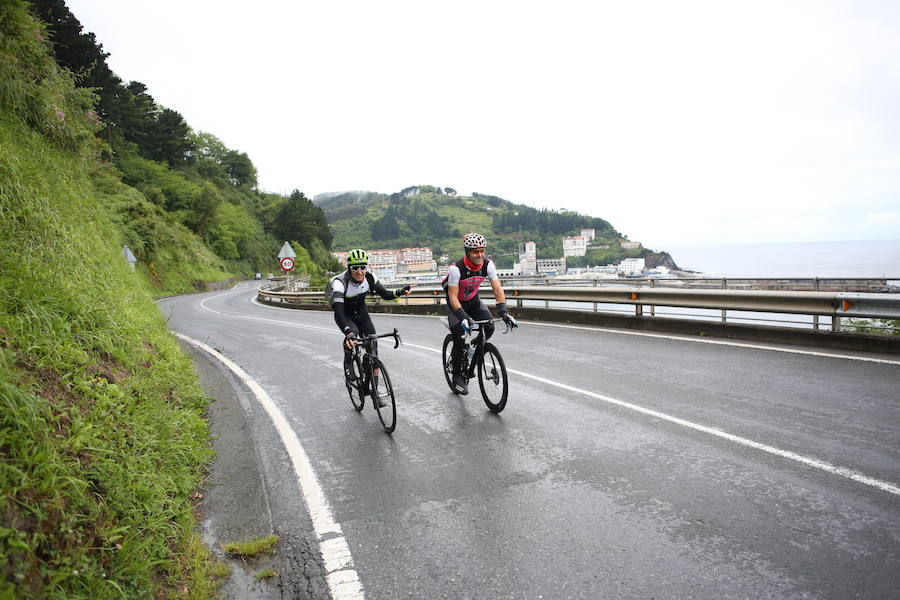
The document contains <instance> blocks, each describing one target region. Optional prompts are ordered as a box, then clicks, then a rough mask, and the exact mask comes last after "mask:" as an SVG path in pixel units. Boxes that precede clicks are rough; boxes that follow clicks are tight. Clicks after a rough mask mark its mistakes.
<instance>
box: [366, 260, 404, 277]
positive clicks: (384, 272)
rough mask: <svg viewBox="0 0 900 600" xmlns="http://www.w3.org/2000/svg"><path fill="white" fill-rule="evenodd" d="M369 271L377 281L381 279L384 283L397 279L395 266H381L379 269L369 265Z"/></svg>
mask: <svg viewBox="0 0 900 600" xmlns="http://www.w3.org/2000/svg"><path fill="white" fill-rule="evenodd" d="M369 271H371V272H372V273H373V274H374V275H375V276H376V277H377V278H378V279H383V280H384V281H391V280H392V279H397V266H396V265H382V266H380V267H376V266H373V265H372V263H369Z"/></svg>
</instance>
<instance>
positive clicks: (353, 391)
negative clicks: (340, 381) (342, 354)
mask: <svg viewBox="0 0 900 600" xmlns="http://www.w3.org/2000/svg"><path fill="white" fill-rule="evenodd" d="M352 365H353V369H354V371H355V373H356V381H350V380H349V379H347V378H346V377H344V384H345V385H346V386H347V393H348V394H349V395H350V402H351V403H353V408H355V409H356V412H359V411H361V410H362V409H363V406H365V405H366V396H365V393H364V392H363V390H364V389H365V388H364V387H363V380H364V377H363V371H362V368H361V366H360V364H359V358H357V357H354V358H353V362H352Z"/></svg>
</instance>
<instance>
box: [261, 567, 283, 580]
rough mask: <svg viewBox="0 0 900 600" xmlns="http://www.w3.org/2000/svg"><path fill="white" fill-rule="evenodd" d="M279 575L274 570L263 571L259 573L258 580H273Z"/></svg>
mask: <svg viewBox="0 0 900 600" xmlns="http://www.w3.org/2000/svg"><path fill="white" fill-rule="evenodd" d="M277 576H278V573H276V572H275V571H273V570H272V569H263V570H262V571H257V573H256V580H257V581H262V580H263V579H271V578H273V577H277Z"/></svg>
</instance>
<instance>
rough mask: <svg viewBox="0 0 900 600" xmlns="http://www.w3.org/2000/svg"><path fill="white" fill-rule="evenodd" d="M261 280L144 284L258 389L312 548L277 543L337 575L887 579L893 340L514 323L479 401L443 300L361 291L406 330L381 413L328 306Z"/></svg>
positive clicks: (282, 518)
mask: <svg viewBox="0 0 900 600" xmlns="http://www.w3.org/2000/svg"><path fill="white" fill-rule="evenodd" d="M254 290H255V288H254V287H252V286H250V285H249V284H248V283H245V284H241V286H239V287H238V288H236V289H234V290H232V291H228V292H213V293H208V294H196V295H191V296H182V297H176V298H168V299H165V300H162V301H160V303H159V304H160V308H161V309H162V311H163V312H164V314H165V315H166V316H167V318H168V320H169V325H170V327H171V328H172V329H173V330H175V331H176V332H178V333H180V334H182V335H184V336H186V337H187V338H190V339H192V340H197V341H199V342H202V343H203V344H205V345H207V346H208V347H209V348H211V349H214V350H215V351H216V352H217V353H220V354H221V355H222V356H223V357H225V358H226V359H227V360H229V361H231V362H232V363H233V365H234V366H235V367H236V368H237V369H238V370H240V371H241V372H242V373H243V374H244V376H246V378H247V381H250V382H252V384H250V385H251V386H258V387H259V388H260V389H261V390H263V391H264V393H265V395H266V396H267V397H268V398H269V400H270V402H271V405H272V407H271V408H272V410H268V409H266V408H265V407H264V406H263V405H262V404H260V403H259V401H258V400H256V399H254V400H253V401H250V400H245V401H242V405H243V410H244V411H245V412H247V416H248V419H250V421H252V426H251V427H249V428H248V431H251V432H252V433H253V435H254V440H253V446H254V448H255V451H256V453H257V455H258V456H259V457H260V459H261V460H262V462H263V463H264V464H263V466H262V468H263V470H264V473H265V477H264V479H265V486H266V494H267V496H268V501H269V503H270V504H271V509H270V510H271V512H272V519H273V521H274V528H275V529H276V531H278V532H288V531H291V532H297V531H298V530H301V533H299V534H296V535H299V536H300V537H301V538H302V537H303V534H302V531H306V532H307V536H308V537H307V538H306V539H307V541H309V544H308V545H309V546H311V547H313V550H315V546H316V545H318V546H319V547H320V552H321V555H322V556H324V560H323V561H318V563H317V565H315V566H314V567H310V565H309V560H308V559H309V556H305V555H304V556H300V554H303V553H304V552H306V550H308V548H306V545H307V544H306V542H303V543H301V544H298V545H299V546H303V548H301V549H300V550H298V556H293V557H292V556H284V557H283V559H284V560H285V563H286V564H288V565H295V567H296V568H297V569H306V570H307V571H308V570H310V569H311V568H318V569H321V570H322V573H321V578H325V579H326V580H328V582H329V584H330V587H329V588H328V589H330V590H331V595H332V596H334V597H348V598H349V597H365V598H369V599H377V598H598V597H607V598H689V597H693V598H836V599H837V598H850V597H853V598H879V599H880V598H889V597H897V590H898V589H900V487H898V486H900V393H898V389H900V386H898V384H900V361H897V360H896V359H892V358H891V357H879V356H865V355H860V354H850V353H846V354H844V355H832V356H829V355H817V354H815V353H809V352H804V351H802V350H800V351H793V350H795V349H790V348H780V347H779V348H776V347H771V348H762V347H750V346H742V345H740V344H716V343H705V342H706V341H707V340H702V339H698V340H686V339H678V338H677V337H666V336H652V335H633V334H629V333H627V332H619V331H611V330H604V329H594V328H586V327H578V328H567V327H561V326H552V325H539V324H530V323H523V324H522V326H521V327H520V328H519V329H518V330H517V331H516V332H514V333H513V334H511V335H499V334H497V335H495V339H494V340H493V341H494V342H495V343H496V345H497V346H498V347H499V349H500V350H501V352H502V353H503V356H504V359H505V360H506V363H507V366H508V367H509V369H510V370H511V374H510V400H509V403H508V405H507V408H506V410H505V411H504V412H503V413H502V414H500V415H493V414H491V413H490V412H488V411H487V409H486V408H485V406H484V404H483V402H482V401H481V399H480V397H479V395H478V390H477V385H475V386H473V389H472V394H470V395H469V396H467V397H457V396H454V395H453V394H452V393H450V391H449V389H448V388H447V386H446V383H445V382H444V379H443V375H442V373H441V366H440V354H439V352H440V347H441V343H442V341H443V338H444V336H445V335H446V329H445V328H444V327H442V326H441V325H440V323H439V321H438V320H437V319H435V318H431V317H410V316H391V315H373V321H374V323H375V326H376V328H377V329H378V330H379V331H380V332H384V331H388V330H390V328H393V327H396V328H398V329H399V330H400V333H401V336H402V338H403V342H404V345H403V346H401V347H400V349H398V350H394V349H393V348H392V347H390V346H389V345H388V344H383V345H382V346H381V351H380V354H381V356H382V358H383V360H384V362H385V364H386V365H387V368H388V369H389V371H390V375H391V378H392V380H393V383H394V387H395V391H396V395H397V404H398V424H397V430H396V432H395V433H394V435H393V436H388V435H386V434H385V433H384V432H383V431H382V430H381V427H380V425H379V423H378V419H377V416H376V414H375V412H374V410H372V409H371V407H370V406H368V405H367V407H366V409H365V410H364V411H363V412H362V413H356V412H355V411H354V410H353V408H352V407H351V405H350V402H349V399H348V398H347V394H346V391H345V388H344V386H343V381H342V376H341V365H340V350H339V344H340V339H341V338H340V336H339V334H338V331H337V328H336V326H335V325H334V321H333V318H332V316H331V314H330V313H326V312H312V311H295V310H287V309H279V308H273V307H269V306H262V305H259V304H257V303H255V302H254V301H253V298H254V295H255V294H254ZM757 346H758V345H757ZM783 350H784V351H783ZM824 354H827V353H824ZM247 381H244V382H240V381H239V380H238V378H237V376H235V377H234V382H235V384H236V385H237V386H239V387H242V388H245V389H249V388H247V386H248V383H247ZM251 396H252V394H250V393H249V391H248V392H247V397H248V398H250V397H251ZM254 398H255V397H254ZM272 411H274V412H272ZM275 413H278V414H280V415H282V417H283V420H284V423H283V424H282V425H280V426H279V425H278V424H277V423H275V421H274V420H273V417H272V415H273V414H275ZM278 427H281V428H282V429H284V428H286V429H287V430H289V432H290V433H288V434H287V435H288V436H290V435H291V434H292V435H293V436H294V439H295V441H296V443H297V444H298V446H299V447H300V449H301V450H300V451H301V452H302V457H301V458H305V460H306V461H307V467H304V468H308V469H309V471H310V472H311V474H312V476H313V478H314V481H315V484H316V485H318V486H319V492H315V491H314V492H313V494H314V495H315V494H319V495H320V496H321V498H320V500H321V501H322V502H323V503H324V504H323V505H324V506H325V507H326V508H325V510H327V513H328V517H329V518H331V519H332V520H333V523H334V528H335V531H326V532H324V533H323V532H321V531H319V529H318V527H319V526H318V525H317V523H318V521H317V520H316V519H317V518H319V517H321V515H318V514H317V511H318V510H320V508H318V507H319V505H317V504H315V503H313V504H307V503H309V502H310V499H309V497H304V496H303V494H302V493H301V490H302V491H303V493H306V494H309V490H308V488H309V486H310V485H312V484H310V483H309V482H306V484H304V482H303V481H302V480H301V481H300V483H298V476H297V473H298V472H299V471H301V470H302V469H301V468H299V467H297V464H296V462H297V461H298V460H300V458H298V456H299V455H297V454H296V453H292V451H291V449H290V448H289V446H290V444H289V443H286V442H285V441H284V440H285V437H284V436H283V435H281V434H280V432H281V429H278ZM341 540H342V541H341ZM340 544H343V546H340ZM336 545H338V546H340V548H339V550H340V551H339V552H338V553H335V546H336ZM295 546H296V545H292V544H288V545H287V547H282V548H281V553H282V554H285V553H287V554H288V555H290V554H291V553H292V552H293V551H294V550H295V549H296V548H295ZM345 553H346V556H345ZM313 554H314V555H315V552H313ZM336 557H337V558H336ZM304 561H305V562H304ZM329 572H331V575H330V576H329V575H328V573H329ZM351 575H352V577H351V579H352V578H355V580H351V581H346V580H343V581H339V579H341V578H344V577H345V576H351ZM307 576H308V573H307ZM329 577H330V578H329ZM313 578H315V577H313ZM357 592H358V593H357Z"/></svg>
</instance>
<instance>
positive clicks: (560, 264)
mask: <svg viewBox="0 0 900 600" xmlns="http://www.w3.org/2000/svg"><path fill="white" fill-rule="evenodd" d="M537 272H538V274H539V275H550V274H555V273H560V274H561V273H565V272H566V257H565V256H563V257H562V258H539V259H537Z"/></svg>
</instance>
